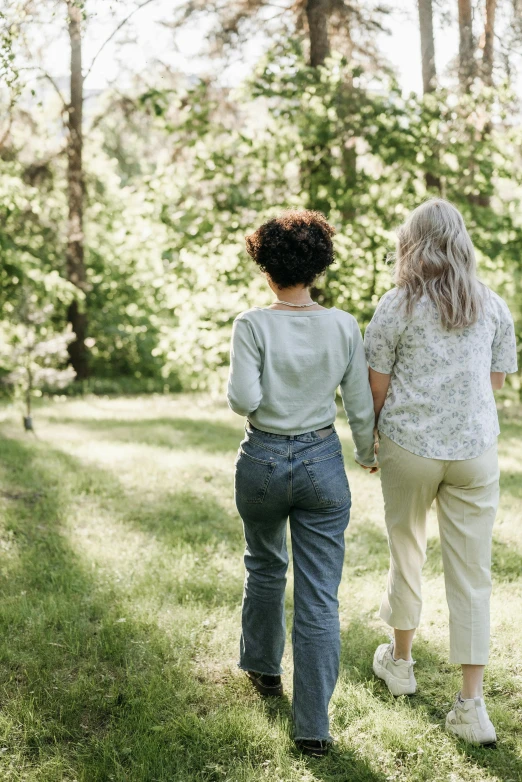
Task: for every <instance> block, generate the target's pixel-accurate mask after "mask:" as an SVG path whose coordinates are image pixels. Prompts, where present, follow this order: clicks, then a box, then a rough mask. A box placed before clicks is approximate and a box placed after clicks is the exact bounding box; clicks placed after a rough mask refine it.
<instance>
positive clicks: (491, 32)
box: [482, 0, 497, 87]
mask: <svg viewBox="0 0 522 782" xmlns="http://www.w3.org/2000/svg"><path fill="white" fill-rule="evenodd" d="M496 10H497V0H486V23H485V28H484V51H483V52H482V78H483V80H484V84H485V85H486V86H488V87H492V86H493V62H494V44H495V12H496Z"/></svg>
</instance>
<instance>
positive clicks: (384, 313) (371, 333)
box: [364, 289, 404, 375]
mask: <svg viewBox="0 0 522 782" xmlns="http://www.w3.org/2000/svg"><path fill="white" fill-rule="evenodd" d="M403 328H404V318H403V317H401V313H400V302H398V300H397V293H396V289H394V290H392V291H389V292H388V293H386V294H385V295H384V296H383V297H382V299H381V300H380V302H379V303H378V305H377V309H376V310H375V312H374V315H373V318H372V319H371V322H370V324H369V326H368V328H367V329H366V333H365V335H364V347H365V350H366V360H367V361H368V364H369V365H370V367H371V368H372V369H373V370H375V372H381V373H382V374H383V375H389V374H391V371H392V369H393V365H394V364H395V348H396V347H397V343H398V341H399V338H400V336H401V333H402V330H403Z"/></svg>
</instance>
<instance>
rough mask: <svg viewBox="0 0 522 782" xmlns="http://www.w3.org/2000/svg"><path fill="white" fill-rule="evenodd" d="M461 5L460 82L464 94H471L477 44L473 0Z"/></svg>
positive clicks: (465, 1)
mask: <svg viewBox="0 0 522 782" xmlns="http://www.w3.org/2000/svg"><path fill="white" fill-rule="evenodd" d="M458 4H459V82H460V87H461V89H462V91H463V92H469V91H470V88H471V85H472V84H473V79H474V77H475V58H474V52H475V44H474V41H473V26H472V19H473V17H472V10H471V0H458Z"/></svg>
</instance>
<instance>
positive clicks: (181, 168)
mask: <svg viewBox="0 0 522 782" xmlns="http://www.w3.org/2000/svg"><path fill="white" fill-rule="evenodd" d="M453 42H454V44H455V45H454V47H453V49H452V48H451V47H452V44H453ZM412 52H415V53H416V54H412ZM0 53H1V55H0V56H1V59H0V71H1V87H0V377H1V379H2V380H3V383H2V384H0V388H1V393H3V394H11V395H12V394H14V395H15V396H16V395H19V396H20V395H25V396H34V395H39V394H41V393H42V392H43V393H46V392H56V390H57V389H60V393H67V394H73V393H77V392H80V393H84V392H86V391H93V392H99V393H111V392H114V393H118V392H140V393H141V392H147V391H159V392H172V391H177V390H182V389H183V390H196V389H198V390H214V391H218V390H219V389H220V388H221V387H222V384H223V380H224V377H225V376H226V371H227V364H228V344H229V337H230V331H231V325H232V322H233V319H234V317H235V315H236V314H237V313H238V312H239V311H241V310H243V309H246V308H248V307H250V306H253V305H264V304H267V303H269V301H270V298H269V296H268V292H267V291H266V289H265V286H264V284H263V280H262V278H261V277H260V275H259V273H257V272H256V270H255V268H254V267H253V264H252V263H251V261H250V259H249V258H248V256H247V255H246V252H245V250H244V238H243V237H244V235H245V234H246V233H248V232H249V231H251V230H252V229H253V228H255V227H256V226H257V225H258V224H259V223H260V222H262V221H264V220H266V219H267V218H268V217H270V216H272V215H274V214H277V213H278V212H279V211H280V210H281V209H282V208H284V207H306V208H313V209H319V210H321V211H323V212H324V213H325V214H326V215H327V216H328V218H329V219H330V221H331V222H332V223H333V224H334V225H335V227H336V229H337V238H336V252H337V261H336V263H335V265H334V266H333V267H332V268H331V269H330V270H329V271H328V274H327V276H326V278H325V279H324V280H321V281H320V283H319V284H318V286H317V288H316V289H315V290H314V297H315V298H316V299H317V301H319V302H320V303H322V304H325V305H327V306H328V305H333V304H335V305H336V306H338V307H340V308H345V309H347V310H349V311H350V312H352V314H354V315H355V317H356V318H357V319H358V320H359V323H360V324H361V326H362V327H363V328H364V326H365V325H366V324H367V322H368V321H369V319H370V317H371V315H372V312H373V310H374V308H375V305H376V303H377V301H378V299H379V297H380V296H381V295H382V294H383V293H384V292H385V291H386V290H387V289H388V288H389V287H390V286H391V280H390V274H389V268H388V267H387V262H386V261H387V258H388V257H389V254H390V253H391V252H393V249H394V230H395V228H396V227H397V226H398V225H399V224H400V222H401V221H402V220H403V219H404V217H405V215H406V214H407V213H408V211H409V210H411V209H412V208H413V207H415V206H416V205H417V204H419V203H420V202H422V201H423V200H424V199H425V198H426V197H429V196H433V195H438V194H441V195H442V196H444V197H446V198H449V199H450V200H451V201H453V202H454V203H455V204H456V205H457V206H458V208H459V209H460V210H461V211H462V212H463V214H464V217H465V219H466V222H467V224H468V227H469V230H470V233H471V235H472V238H473V241H474V243H475V247H476V250H477V255H478V259H479V266H480V275H481V278H482V279H483V280H484V281H485V282H486V283H488V284H490V285H492V286H493V287H494V288H495V289H496V290H497V291H498V292H499V293H500V294H501V295H502V296H504V297H505V298H506V300H507V301H508V303H509V305H510V307H511V309H512V312H513V315H514V317H515V320H516V327H517V333H518V336H519V339H520V341H521V343H522V297H521V296H520V291H521V279H522V210H521V205H520V200H521V196H522V169H521V159H522V114H521V94H522V2H521V0H433V2H432V0H418V3H417V4H416V3H415V2H414V0H403V2H401V3H396V4H393V5H392V4H389V5H386V4H384V3H380V2H373V1H372V0H353V1H350V2H348V1H347V0H295V2H292V1H291V0H270V1H269V2H262V0H230V1H229V2H224V0H210V2H203V0H190V2H186V3H174V4H172V3H168V4H167V3H165V2H163V0H145V1H143V0H142V1H141V2H133V0H103V2H102V0H86V2H80V1H79V0H38V2H36V0H0ZM417 53H420V55H421V56H418V54H417ZM413 67H415V68H416V69H417V71H418V72H415V73H412V72H411V71H412V68H413ZM417 84H418V85H419V88H418V89H416V86H417ZM28 388H29V393H28ZM520 389H521V383H520V377H519V376H515V377H512V378H511V380H510V385H509V387H508V391H507V392H506V393H507V401H508V403H509V400H510V399H511V400H515V399H516V398H517V397H518V396H519V394H520Z"/></svg>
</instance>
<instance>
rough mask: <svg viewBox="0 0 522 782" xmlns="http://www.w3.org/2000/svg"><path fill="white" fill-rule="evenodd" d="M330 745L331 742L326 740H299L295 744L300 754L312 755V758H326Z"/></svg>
mask: <svg viewBox="0 0 522 782" xmlns="http://www.w3.org/2000/svg"><path fill="white" fill-rule="evenodd" d="M330 744H331V742H330V741H326V740H325V739H322V740H319V739H318V740H315V739H297V740H296V742H295V745H296V747H297V749H298V750H299V752H302V753H303V755H310V756H311V757H312V758H324V756H325V755H328V750H329V749H330Z"/></svg>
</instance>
